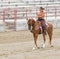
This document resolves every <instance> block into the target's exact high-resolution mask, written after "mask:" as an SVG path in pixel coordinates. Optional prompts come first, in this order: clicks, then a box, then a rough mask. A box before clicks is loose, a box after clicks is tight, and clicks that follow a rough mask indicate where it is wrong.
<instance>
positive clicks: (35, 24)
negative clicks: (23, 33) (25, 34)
mask: <svg viewBox="0 0 60 59" xmlns="http://www.w3.org/2000/svg"><path fill="white" fill-rule="evenodd" d="M27 20H28V21H27V24H28V29H29V30H30V32H32V34H33V37H34V45H35V46H34V47H33V49H36V48H39V47H38V46H37V38H38V35H39V34H42V35H43V40H44V44H43V46H42V47H43V48H45V42H46V38H45V34H43V33H42V30H41V28H40V26H41V22H40V21H35V20H34V19H33V18H31V19H27ZM47 24H48V26H47V29H46V32H47V34H48V36H49V44H50V46H51V47H53V45H52V43H51V41H52V34H53V25H52V24H51V23H47Z"/></svg>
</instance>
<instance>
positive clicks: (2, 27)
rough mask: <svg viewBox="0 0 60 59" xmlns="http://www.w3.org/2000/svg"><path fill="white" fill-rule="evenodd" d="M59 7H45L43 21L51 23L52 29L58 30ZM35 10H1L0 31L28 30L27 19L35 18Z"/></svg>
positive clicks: (59, 19) (59, 20) (59, 25)
mask: <svg viewBox="0 0 60 59" xmlns="http://www.w3.org/2000/svg"><path fill="white" fill-rule="evenodd" d="M59 7H60V6H58V7H56V6H49V5H48V4H47V6H46V7H45V13H46V16H45V19H46V21H47V22H51V23H53V25H54V28H60V9H59ZM37 9H39V7H37V8H32V7H31V8H30V7H27V8H26V7H25V8H3V9H1V10H0V31H11V30H14V31H17V30H28V26H27V20H26V17H28V18H34V19H35V20H37V18H36V11H37Z"/></svg>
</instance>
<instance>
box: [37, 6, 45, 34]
mask: <svg viewBox="0 0 60 59" xmlns="http://www.w3.org/2000/svg"><path fill="white" fill-rule="evenodd" d="M44 17H45V12H44V8H43V7H40V9H39V11H38V12H37V18H38V21H40V22H41V26H42V32H43V33H44V34H46V24H45V19H44Z"/></svg>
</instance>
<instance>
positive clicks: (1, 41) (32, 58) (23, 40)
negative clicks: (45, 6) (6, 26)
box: [0, 29, 60, 59]
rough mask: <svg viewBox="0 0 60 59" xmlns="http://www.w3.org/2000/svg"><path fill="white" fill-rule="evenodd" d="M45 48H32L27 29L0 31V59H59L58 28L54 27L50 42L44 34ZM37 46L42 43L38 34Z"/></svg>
mask: <svg viewBox="0 0 60 59" xmlns="http://www.w3.org/2000/svg"><path fill="white" fill-rule="evenodd" d="M46 39H47V40H46V48H40V49H36V50H32V48H33V45H34V42H33V35H32V33H30V32H29V31H16V32H15V31H10V32H0V59H60V29H54V32H53V38H52V44H53V46H54V47H50V46H49V40H48V39H49V38H48V35H47V36H46ZM37 43H38V46H39V47H41V46H42V44H43V37H42V35H39V37H38V41H37Z"/></svg>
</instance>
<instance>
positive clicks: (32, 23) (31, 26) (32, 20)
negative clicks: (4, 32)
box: [28, 19, 35, 30]
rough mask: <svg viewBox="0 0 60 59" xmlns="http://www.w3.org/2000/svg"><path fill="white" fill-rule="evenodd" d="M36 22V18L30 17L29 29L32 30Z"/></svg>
mask: <svg viewBox="0 0 60 59" xmlns="http://www.w3.org/2000/svg"><path fill="white" fill-rule="evenodd" d="M34 23H35V20H34V19H28V29H29V30H32V28H33V26H34Z"/></svg>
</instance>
